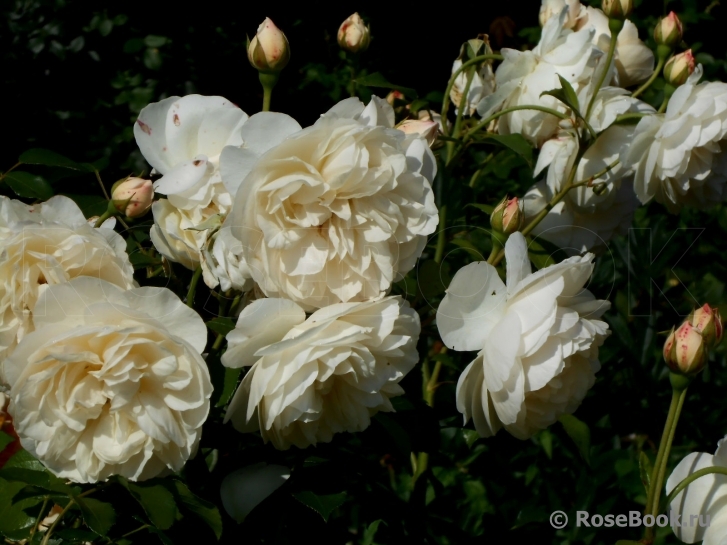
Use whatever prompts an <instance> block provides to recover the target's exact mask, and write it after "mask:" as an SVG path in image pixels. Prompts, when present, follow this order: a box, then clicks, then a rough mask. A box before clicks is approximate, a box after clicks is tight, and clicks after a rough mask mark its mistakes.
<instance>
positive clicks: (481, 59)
mask: <svg viewBox="0 0 727 545" xmlns="http://www.w3.org/2000/svg"><path fill="white" fill-rule="evenodd" d="M502 59H503V57H502V55H495V54H492V55H480V56H479V57H474V58H472V59H470V60H468V61H467V62H463V63H462V66H460V67H459V68H457V70H455V71H454V72H453V73H452V75H451V76H450V78H449V82H448V83H447V89H446V90H445V91H444V99H443V100H442V132H443V133H444V136H448V133H449V129H448V128H447V123H446V122H445V120H446V119H447V112H448V111H449V104H450V102H451V99H450V97H449V95H450V93H451V92H452V87H454V81H455V80H456V79H457V76H459V75H460V74H461V73H462V72H464V71H465V70H467V69H468V68H469V67H470V66H472V65H473V64H480V63H482V62H484V61H489V60H492V61H501V60H502Z"/></svg>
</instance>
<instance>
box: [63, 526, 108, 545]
mask: <svg viewBox="0 0 727 545" xmlns="http://www.w3.org/2000/svg"><path fill="white" fill-rule="evenodd" d="M53 535H54V536H57V537H58V538H60V539H62V540H63V541H68V542H71V543H76V542H77V543H87V542H88V543H91V542H93V540H94V539H96V538H97V537H98V536H97V535H96V534H95V533H93V532H89V531H88V530H82V529H80V528H64V529H63V530H54V531H53Z"/></svg>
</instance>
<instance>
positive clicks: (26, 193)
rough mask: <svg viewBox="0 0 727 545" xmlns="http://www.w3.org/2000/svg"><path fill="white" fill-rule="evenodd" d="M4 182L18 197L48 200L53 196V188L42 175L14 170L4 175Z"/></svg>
mask: <svg viewBox="0 0 727 545" xmlns="http://www.w3.org/2000/svg"><path fill="white" fill-rule="evenodd" d="M5 183H6V184H8V187H10V189H12V190H13V191H14V192H15V194H16V195H18V196H19V197H25V198H26V199H39V200H42V201H45V200H48V199H50V198H51V197H52V196H53V188H52V187H51V186H50V184H49V183H48V182H46V181H45V179H44V178H43V177H42V176H38V175H36V174H31V173H30V172H23V171H20V170H14V171H12V172H8V173H7V174H6V175H5Z"/></svg>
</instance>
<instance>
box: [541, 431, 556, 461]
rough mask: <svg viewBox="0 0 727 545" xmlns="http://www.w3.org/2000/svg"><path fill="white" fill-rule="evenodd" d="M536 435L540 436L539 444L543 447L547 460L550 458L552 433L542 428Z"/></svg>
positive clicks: (551, 454) (551, 456) (551, 457)
mask: <svg viewBox="0 0 727 545" xmlns="http://www.w3.org/2000/svg"><path fill="white" fill-rule="evenodd" d="M538 437H539V438H540V446H541V447H543V451H545V455H546V456H547V457H548V460H552V459H553V434H552V433H550V430H543V431H541V432H540V433H539V434H538Z"/></svg>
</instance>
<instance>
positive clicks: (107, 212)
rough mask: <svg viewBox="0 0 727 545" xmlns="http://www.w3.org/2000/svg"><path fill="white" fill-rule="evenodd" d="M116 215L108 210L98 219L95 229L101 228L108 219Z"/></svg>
mask: <svg viewBox="0 0 727 545" xmlns="http://www.w3.org/2000/svg"><path fill="white" fill-rule="evenodd" d="M114 215H115V214H114V213H113V212H111V211H109V210H106V212H104V213H103V214H101V215H100V216H99V217H98V219H97V220H96V223H94V224H93V226H94V227H96V228H99V227H101V225H102V224H103V222H105V221H106V220H107V219H109V218H110V217H111V216H114Z"/></svg>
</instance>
